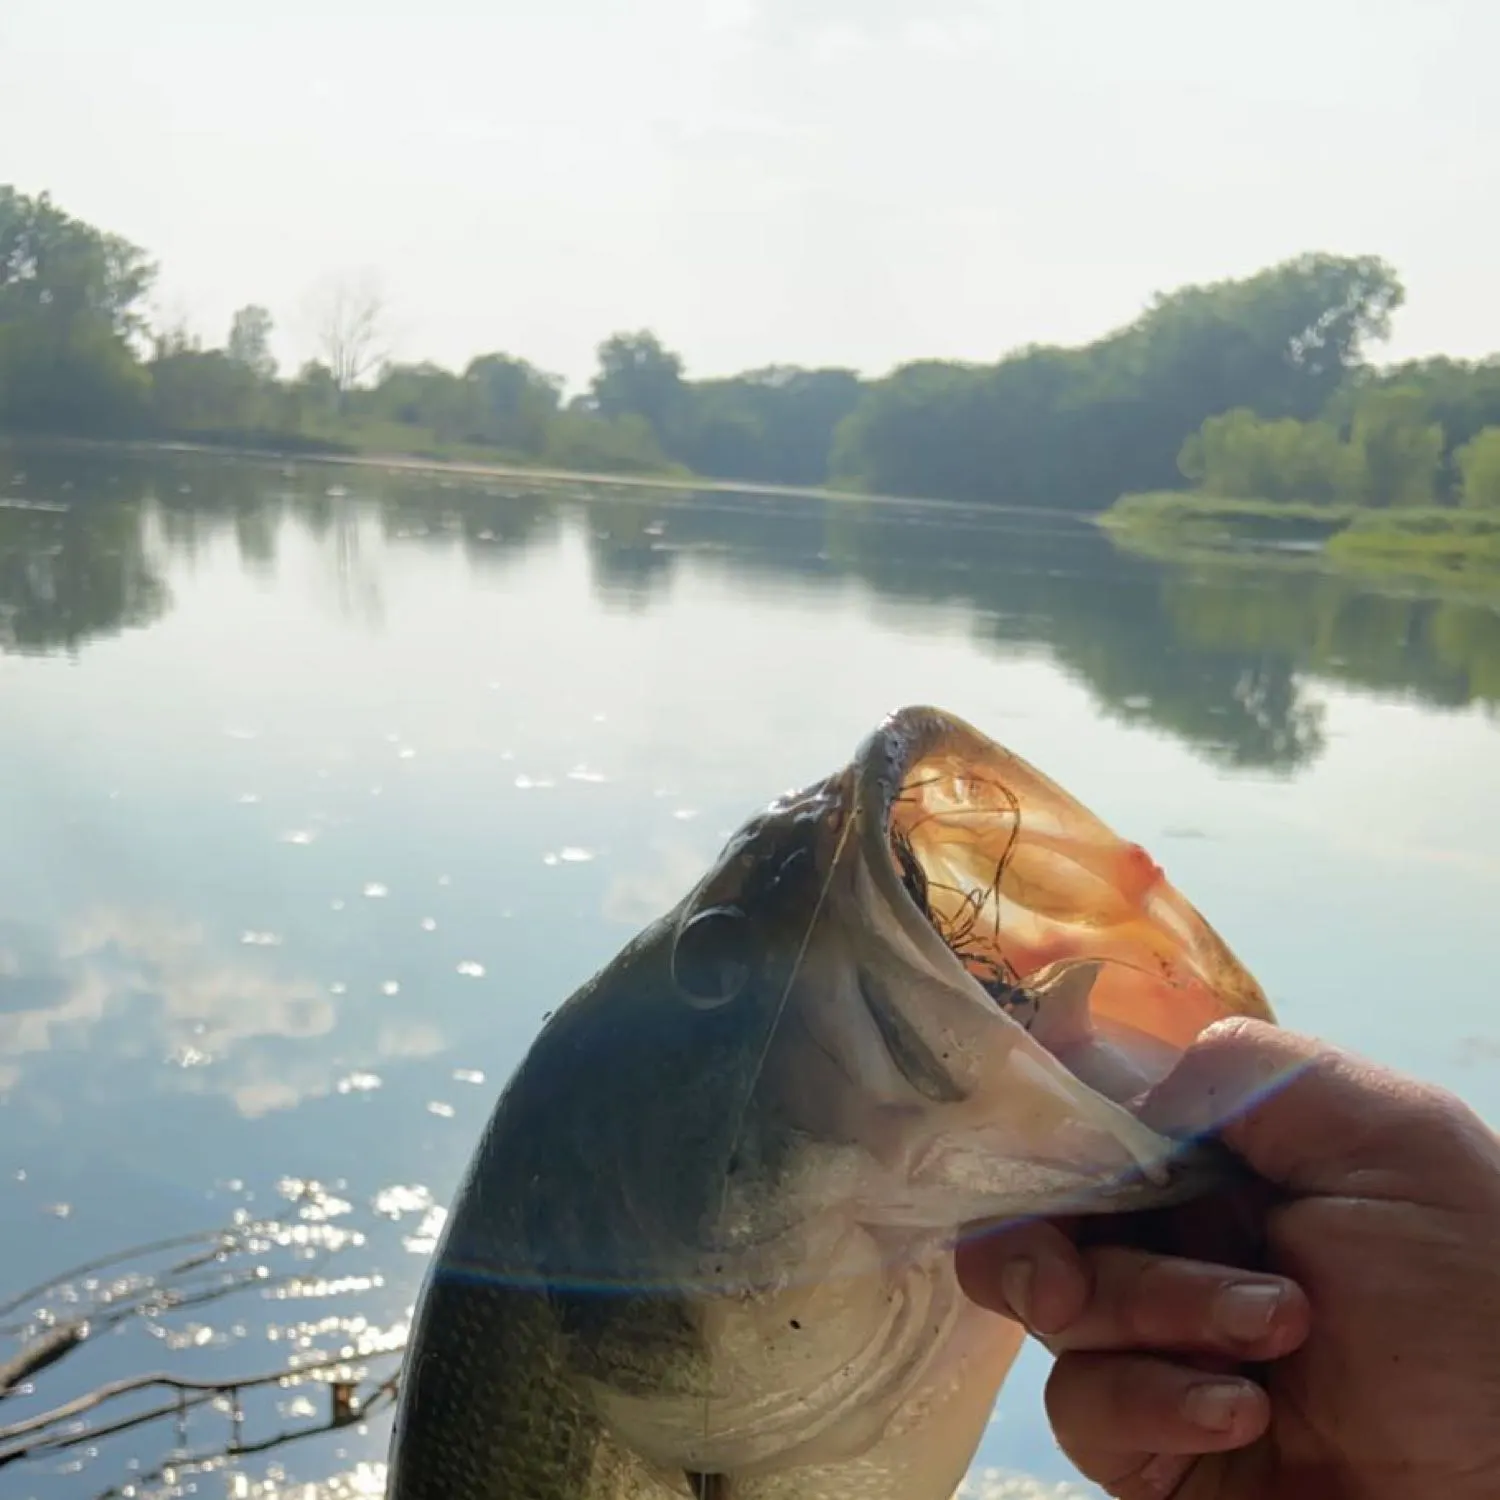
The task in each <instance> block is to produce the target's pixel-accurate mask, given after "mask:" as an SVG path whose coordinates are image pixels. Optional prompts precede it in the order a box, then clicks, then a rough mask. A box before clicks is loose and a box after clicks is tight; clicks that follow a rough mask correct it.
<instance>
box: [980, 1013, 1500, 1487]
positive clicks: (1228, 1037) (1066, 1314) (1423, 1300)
mask: <svg viewBox="0 0 1500 1500" xmlns="http://www.w3.org/2000/svg"><path fill="white" fill-rule="evenodd" d="M1142 1113H1143V1114H1144V1115H1145V1117H1146V1118H1147V1119H1148V1120H1150V1121H1151V1122H1152V1123H1153V1124H1155V1125H1156V1126H1157V1127H1158V1128H1162V1129H1172V1130H1174V1131H1177V1132H1179V1133H1180V1132H1183V1131H1187V1130H1193V1131H1206V1130H1209V1129H1217V1130H1218V1131H1219V1133H1220V1135H1221V1138H1222V1139H1223V1140H1224V1141H1225V1143H1226V1144H1227V1145H1229V1146H1230V1147H1231V1149H1233V1150H1235V1151H1236V1152H1237V1153H1238V1154H1239V1155H1240V1156H1241V1157H1242V1158H1243V1159H1244V1160H1245V1161H1246V1162H1247V1163H1248V1165H1249V1166H1250V1167H1251V1168H1253V1169H1254V1171H1255V1172H1256V1173H1257V1174H1259V1177H1260V1178H1261V1179H1262V1180H1263V1182H1262V1185H1261V1186H1260V1187H1259V1188H1257V1189H1254V1190H1252V1191H1251V1192H1250V1193H1249V1194H1248V1195H1240V1196H1239V1197H1237V1199H1236V1200H1235V1201H1233V1202H1227V1203H1219V1204H1217V1205H1195V1206H1194V1207H1193V1209H1191V1210H1182V1211H1173V1212H1172V1213H1169V1214H1166V1215H1152V1216H1141V1217H1140V1218H1139V1220H1137V1221H1136V1223H1134V1224H1128V1223H1127V1222H1125V1221H1116V1220H1112V1219H1099V1220H1094V1221H1079V1222H1078V1223H1075V1224H1068V1225H1046V1224H1036V1225H1030V1226H1026V1227H1024V1228H1020V1229H1016V1230H1012V1231H1009V1232H1007V1233H1006V1234H1005V1235H1003V1236H995V1237H993V1238H989V1239H984V1240H979V1241H975V1242H972V1243H970V1244H967V1245H965V1246H964V1247H963V1248H962V1249H961V1250H960V1253H959V1272H960V1276H961V1278H962V1279H963V1282H964V1285H965V1287H966V1289H967V1290H968V1292H969V1294H970V1295H971V1296H972V1297H974V1299H975V1300H976V1301H978V1302H981V1303H983V1304H984V1305H986V1306H990V1307H993V1308H995V1309H997V1310H998V1311H1001V1312H1008V1313H1010V1314H1011V1315H1013V1316H1017V1317H1019V1318H1020V1320H1021V1321H1022V1322H1024V1323H1026V1324H1027V1326H1028V1327H1029V1328H1030V1329H1031V1330H1032V1332H1033V1333H1034V1334H1036V1335H1037V1336H1038V1337H1039V1338H1040V1339H1041V1340H1042V1341H1043V1342H1044V1343H1045V1344H1046V1345H1047V1346H1048V1347H1049V1348H1050V1349H1052V1350H1053V1351H1054V1352H1055V1353H1056V1354H1057V1356H1058V1357H1057V1362H1056V1364H1055V1366H1054V1368H1053V1371H1052V1374H1051V1377H1050V1379H1049V1381H1048V1385H1047V1407H1048V1414H1049V1417H1050V1419H1051V1421H1052V1424H1053V1427H1054V1430H1055V1431H1056V1433H1057V1436H1058V1440H1059V1442H1060V1443H1061V1445H1062V1447H1063V1448H1064V1450H1065V1451H1066V1452H1067V1453H1068V1455H1069V1457H1070V1458H1071V1459H1072V1460H1073V1462H1074V1463H1075V1464H1076V1465H1077V1466H1078V1468H1079V1470H1080V1471H1081V1472H1082V1473H1084V1474H1085V1475H1087V1476H1088V1477H1090V1478H1091V1479H1094V1480H1095V1481H1097V1482H1098V1483H1100V1484H1101V1485H1103V1486H1104V1487H1105V1488H1106V1489H1107V1490H1108V1491H1109V1492H1110V1493H1111V1494H1113V1495H1116V1496H1119V1497H1121V1500H1161V1497H1165V1496H1171V1497H1173V1500H1262V1497H1269V1496H1275V1497H1285V1500H1300V1497H1304V1496H1306V1497H1312V1496H1317V1497H1319V1500H1325V1497H1326V1500H1396V1497H1400V1500H1408V1497H1426V1496H1429V1495H1430V1496H1433V1497H1434V1500H1437V1497H1441V1500H1468V1497H1478V1496H1481V1495H1482V1496H1485V1497H1486V1500H1488V1497H1491V1496H1493V1495H1495V1494H1500V1254H1497V1251H1500V1142H1497V1139H1496V1137H1495V1135H1494V1134H1493V1132H1491V1131H1490V1130H1489V1129H1487V1128H1486V1127H1485V1125H1484V1124H1483V1123H1482V1122H1481V1121H1480V1120H1479V1119H1478V1118H1477V1117H1476V1116H1475V1115H1474V1114H1473V1113H1472V1112H1471V1111H1470V1110H1468V1109H1467V1108H1466V1107H1465V1106H1464V1105H1462V1104H1461V1103H1459V1102H1458V1101H1457V1100H1455V1099H1454V1098H1452V1097H1451V1096H1450V1095H1448V1094H1446V1093H1444V1092H1443V1091H1441V1090H1439V1089H1435V1088H1432V1087H1429V1086H1427V1085H1423V1084H1419V1083H1415V1082H1413V1081H1410V1080H1408V1079H1405V1078H1402V1077H1400V1076H1399V1075H1396V1074H1393V1073H1390V1072H1388V1071H1385V1070H1383V1069H1378V1068H1374V1067H1371V1066H1370V1065H1368V1064H1365V1063H1362V1062H1360V1061H1358V1060H1356V1059H1354V1058H1351V1057H1349V1056H1347V1055H1346V1054H1344V1053H1341V1052H1339V1051H1337V1050H1335V1049H1332V1048H1329V1047H1326V1046H1323V1045H1322V1044H1320V1043H1317V1042H1314V1041H1312V1040H1309V1039H1306V1038H1302V1037H1298V1036H1296V1035H1294V1034H1292V1033H1289V1032H1285V1031H1279V1030H1277V1029H1275V1028H1273V1027H1269V1026H1265V1025H1263V1024H1261V1023H1257V1022H1249V1021H1232V1022H1228V1023H1224V1024H1223V1025H1221V1026H1219V1027H1215V1028H1213V1029H1212V1030H1211V1031H1210V1032H1209V1033H1207V1034H1206V1035H1205V1036H1204V1037H1203V1038H1202V1039H1201V1040H1200V1041H1199V1042H1198V1043H1197V1044H1196V1045H1195V1046H1194V1047H1193V1048H1192V1049H1190V1050H1189V1052H1188V1053H1187V1055H1186V1056H1185V1057H1184V1059H1183V1061H1182V1062H1181V1063H1180V1064H1179V1066H1178V1067H1177V1069H1176V1070H1175V1071H1174V1072H1173V1073H1172V1075H1171V1076H1170V1077H1169V1078H1167V1079H1166V1080H1165V1081H1164V1082H1163V1083H1162V1084H1161V1085H1160V1086H1159V1087H1158V1088H1157V1089H1156V1090H1155V1091H1154V1092H1153V1094H1152V1095H1151V1096H1150V1098H1149V1099H1148V1100H1147V1101H1146V1102H1145V1104H1144V1106H1143V1109H1142ZM1132 1232H1134V1233H1137V1234H1139V1233H1141V1232H1145V1235H1146V1238H1147V1239H1148V1240H1149V1242H1150V1248H1148V1249H1143V1248H1141V1246H1140V1245H1139V1244H1136V1245H1129V1244H1121V1243H1118V1242H1114V1243H1108V1242H1106V1241H1107V1240H1116V1241H1117V1239H1118V1237H1119V1236H1120V1235H1121V1234H1122V1233H1132ZM1187 1256H1192V1257H1195V1258H1194V1259H1186V1258H1184V1257H1187ZM1205 1261H1207V1262H1213V1263H1205ZM1235 1266H1249V1267H1256V1268H1258V1269H1259V1270H1260V1272H1261V1273H1262V1274H1257V1275H1252V1276H1245V1275H1243V1274H1238V1273H1237V1272H1236V1271H1235V1270H1234V1269H1233V1268H1234V1267H1235ZM1023 1267H1029V1268H1030V1270H1029V1271H1026V1270H1023V1269H1020V1268H1023ZM1231 1287H1247V1288H1250V1289H1252V1290H1251V1293H1250V1294H1249V1295H1246V1294H1245V1293H1235V1292H1231V1291H1230V1288H1231ZM1255 1288H1260V1289H1262V1290H1261V1292H1260V1295H1259V1299H1257V1296H1256V1295H1255V1294H1254V1291H1253V1289H1255ZM1257 1320H1259V1322H1258V1331H1257ZM1268 1362H1269V1363H1268ZM1255 1366H1262V1367H1263V1368H1261V1369H1260V1370H1259V1372H1258V1374H1259V1378H1258V1379H1256V1378H1252V1377H1253V1376H1255V1375H1256V1374H1257V1371H1256V1370H1255V1368H1254V1367H1255ZM1213 1388H1218V1389H1219V1391H1220V1395H1219V1396H1218V1398H1217V1399H1215V1398H1213V1397H1210V1396H1207V1395H1204V1394H1203V1392H1204V1391H1205V1390H1208V1389H1213ZM1190 1393H1195V1394H1190Z"/></svg>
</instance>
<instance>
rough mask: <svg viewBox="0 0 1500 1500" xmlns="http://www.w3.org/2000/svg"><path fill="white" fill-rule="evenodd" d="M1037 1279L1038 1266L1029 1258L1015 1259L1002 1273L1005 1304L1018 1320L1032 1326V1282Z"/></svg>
mask: <svg viewBox="0 0 1500 1500" xmlns="http://www.w3.org/2000/svg"><path fill="white" fill-rule="evenodd" d="M1035 1279H1036V1267H1035V1266H1034V1265H1033V1264H1032V1263H1031V1262H1030V1261H1029V1260H1013V1261H1011V1262H1009V1263H1008V1264H1007V1265H1006V1267H1005V1269H1004V1270H1003V1271H1001V1273H1000V1290H1001V1291H1002V1292H1004V1293H1005V1305H1006V1306H1007V1307H1009V1308H1010V1310H1011V1314H1012V1316H1014V1317H1015V1318H1016V1319H1017V1321H1018V1322H1021V1323H1024V1324H1025V1325H1026V1327H1028V1328H1030V1327H1031V1284H1032V1282H1033V1281H1034V1280H1035Z"/></svg>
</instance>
